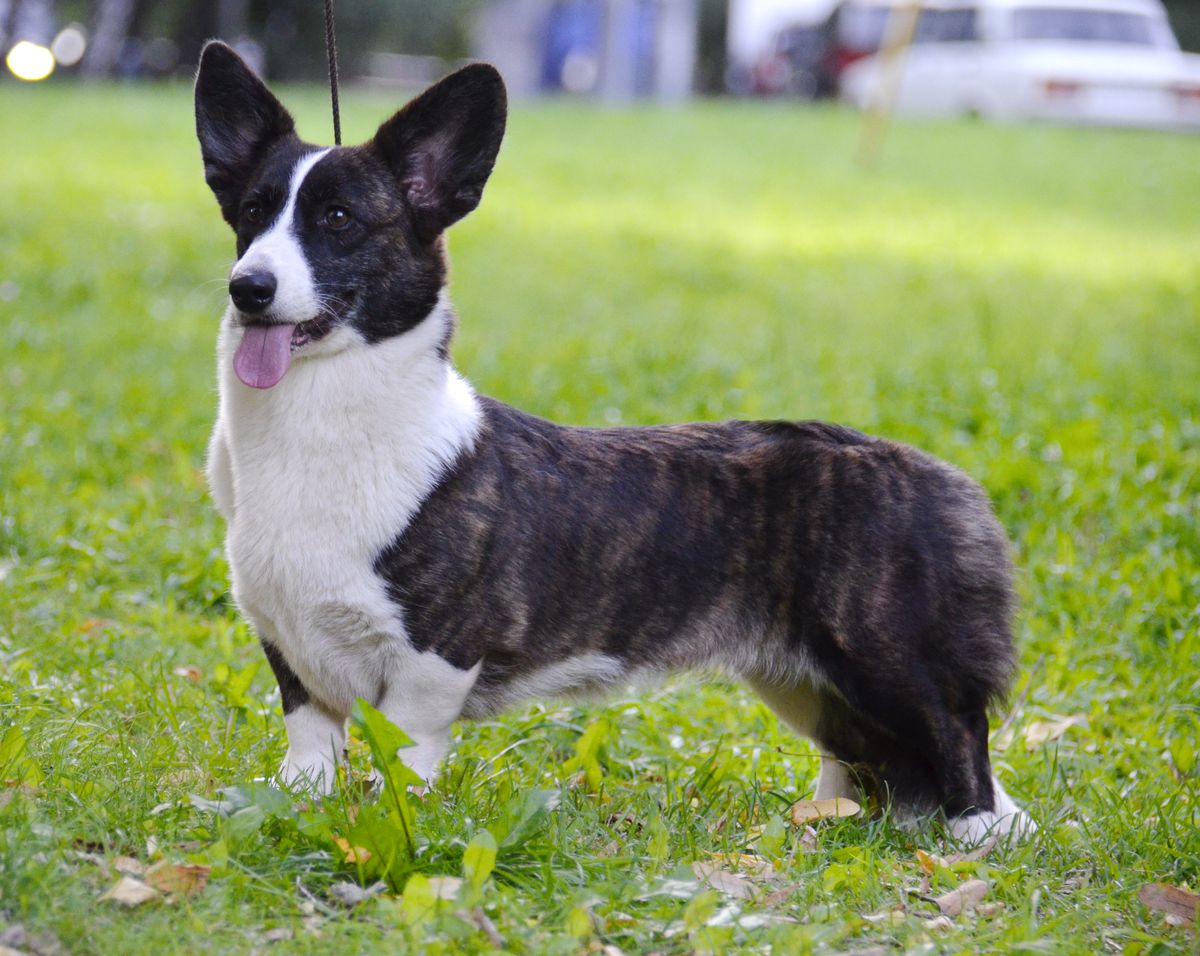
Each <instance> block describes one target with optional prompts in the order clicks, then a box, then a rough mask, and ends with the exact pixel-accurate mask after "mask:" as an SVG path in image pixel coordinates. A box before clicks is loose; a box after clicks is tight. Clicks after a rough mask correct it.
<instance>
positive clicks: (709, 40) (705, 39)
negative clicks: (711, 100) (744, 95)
mask: <svg viewBox="0 0 1200 956" xmlns="http://www.w3.org/2000/svg"><path fill="white" fill-rule="evenodd" d="M728 7H729V0H700V4H699V12H700V27H699V29H700V36H699V38H698V40H699V42H698V43H697V48H696V90H697V91H698V92H700V93H708V94H716V93H724V92H725V66H726V53H725V30H726V24H727V23H728V22H729V12H728Z"/></svg>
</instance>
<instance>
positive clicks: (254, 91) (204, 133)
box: [196, 40, 296, 227]
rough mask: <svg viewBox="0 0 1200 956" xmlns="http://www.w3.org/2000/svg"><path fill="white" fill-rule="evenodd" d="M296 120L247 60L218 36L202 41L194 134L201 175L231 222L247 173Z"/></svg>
mask: <svg viewBox="0 0 1200 956" xmlns="http://www.w3.org/2000/svg"><path fill="white" fill-rule="evenodd" d="M295 129H296V124H295V122H294V121H293V120H292V117H291V114H290V113H288V111H287V110H285V109H284V108H283V104H282V103H280V102H279V100H277V99H276V98H275V96H274V95H273V94H272V93H271V91H270V90H268V89H267V87H266V85H265V84H264V83H263V81H262V80H260V79H259V78H258V77H257V76H255V75H254V71H253V70H251V69H250V67H249V66H247V65H246V61H245V60H243V59H242V58H241V57H240V56H238V55H237V54H236V53H234V52H233V50H232V49H231V48H230V47H228V46H226V45H225V44H224V43H222V42H221V41H219V40H211V41H209V42H208V43H206V44H205V46H204V50H203V51H202V52H201V53H200V69H199V70H198V71H197V73H196V137H197V138H198V139H199V140H200V155H201V156H203V157H204V181H205V182H206V183H208V185H209V188H210V189H212V191H213V193H214V194H215V195H216V197H217V202H218V203H220V204H221V215H223V216H224V217H225V221H226V222H227V223H229V225H231V226H235V227H236V223H237V214H238V206H239V205H240V203H241V199H242V192H243V190H244V189H245V186H246V183H247V182H248V180H249V178H250V176H251V174H252V173H253V172H254V170H255V169H257V168H258V165H259V163H261V162H262V160H263V158H264V157H265V156H266V154H267V151H268V150H269V149H270V147H271V146H273V145H274V144H275V143H276V142H277V141H278V140H280V139H282V138H283V137H285V136H293V135H295Z"/></svg>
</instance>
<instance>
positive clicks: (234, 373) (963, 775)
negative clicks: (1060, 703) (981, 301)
mask: <svg viewBox="0 0 1200 956" xmlns="http://www.w3.org/2000/svg"><path fill="white" fill-rule="evenodd" d="M195 107H196V130H197V136H198V138H199V141H200V149H201V155H202V158H203V161H204V176H205V180H206V182H207V183H208V185H209V187H210V188H211V189H212V191H213V193H214V194H215V196H216V199H217V202H218V204H219V206H220V209H221V214H222V215H223V217H224V219H225V221H226V222H227V223H228V224H229V225H230V226H231V227H232V228H233V230H234V232H235V234H236V237H237V260H236V262H235V264H234V266H233V269H232V272H231V273H230V279H229V296H230V304H229V307H228V309H227V310H226V312H225V314H224V318H223V320H222V322H221V327H220V333H219V337H218V346H217V357H218V381H219V395H220V399H219V409H218V413H217V421H216V426H215V428H214V431H213V435H212V439H211V442H210V445H209V451H208V464H207V474H208V478H209V483H210V487H211V491H212V496H213V498H214V500H215V502H216V505H217V508H218V510H219V511H220V513H221V514H222V515H223V516H224V519H225V521H226V523H227V538H226V551H227V555H228V559H229V567H230V573H231V591H232V594H233V596H234V598H235V600H236V602H237V605H238V606H239V608H240V609H241V611H242V612H243V614H244V615H245V617H246V618H247V619H248V620H249V621H250V623H251V624H252V626H253V628H254V630H255V632H256V634H257V636H258V638H259V639H260V641H261V643H262V647H263V650H264V651H265V653H266V657H267V660H268V661H269V662H270V665H271V667H272V669H273V670H274V673H275V676H276V677H277V679H278V682H279V688H280V695H281V700H282V705H283V713H284V721H285V724H286V727H287V737H288V749H287V755H286V758H285V759H284V761H283V766H282V767H281V769H280V777H281V779H282V780H283V781H284V782H286V783H288V784H292V785H295V784H302V785H304V786H306V787H309V788H315V789H316V790H318V791H327V790H328V789H329V788H330V787H331V786H332V785H333V782H334V780H335V777H336V769H337V765H338V761H339V759H340V755H341V753H342V751H343V747H344V743H345V722H346V719H347V715H348V714H349V712H350V708H351V705H352V703H353V702H354V700H355V699H356V698H359V697H362V698H365V699H366V700H368V701H370V702H371V703H372V704H374V705H375V706H376V707H378V708H379V709H380V710H381V711H382V712H383V713H384V714H385V715H386V716H387V717H388V718H389V719H390V720H391V721H392V722H394V723H395V724H397V725H398V726H399V727H401V728H402V729H403V730H404V731H406V732H407V734H408V735H409V737H410V738H411V739H412V740H413V741H414V745H413V746H412V747H410V748H406V749H405V750H404V751H403V754H402V756H403V758H404V760H405V762H406V763H407V764H408V765H409V766H410V767H412V769H414V770H415V771H416V772H417V773H418V774H420V775H421V777H423V778H425V779H426V780H432V779H433V777H434V774H435V771H436V768H437V765H438V762H439V761H440V759H441V758H442V757H443V755H444V754H445V752H446V750H447V748H448V745H449V741H450V731H451V725H452V724H453V723H454V721H456V720H458V719H459V718H480V717H484V716H487V715H492V714H495V713H496V712H498V711H500V710H502V709H503V708H505V707H508V706H510V705H512V704H515V703H517V702H519V701H522V700H525V699H527V698H529V697H532V696H544V695H561V694H568V693H575V692H591V691H602V690H603V689H604V688H606V687H612V686H626V685H628V684H629V683H631V682H632V681H634V680H637V679H640V678H642V677H644V676H654V675H658V674H663V673H667V672H673V671H678V670H681V669H709V670H717V671H719V672H721V673H725V674H728V675H730V676H732V677H735V678H737V679H740V680H742V681H745V682H746V683H747V684H749V685H750V686H751V687H752V688H754V689H755V690H756V691H757V693H758V694H759V695H760V696H761V697H762V699H763V700H764V701H765V702H766V703H767V704H768V705H769V706H770V707H771V708H772V709H773V710H774V711H775V712H776V713H777V714H778V715H779V716H780V718H782V719H783V720H784V721H785V722H786V723H787V724H788V725H790V726H791V727H792V728H793V729H794V730H796V731H797V732H798V733H800V734H802V735H805V736H807V737H809V738H811V739H813V740H814V741H815V742H816V743H817V745H818V746H819V747H820V749H821V752H822V755H823V756H822V758H821V769H820V774H819V778H818V782H817V788H816V797H817V798H818V799H828V798H833V797H839V796H861V794H860V789H859V788H860V787H863V788H865V789H866V790H867V791H868V792H869V793H870V794H874V795H875V796H877V797H878V798H879V799H881V800H890V801H891V802H892V804H893V806H894V807H895V808H896V812H897V813H898V814H901V815H904V816H906V817H911V818H916V817H920V816H922V815H928V814H934V813H938V812H940V813H942V814H944V815H945V817H946V818H947V819H948V821H949V823H950V828H951V831H952V833H954V834H956V835H958V836H959V837H961V838H963V839H969V840H973V841H978V840H981V839H983V838H984V837H985V836H986V835H987V834H988V833H994V832H1007V831H1010V830H1012V829H1014V828H1017V827H1021V826H1026V825H1027V824H1028V818H1027V817H1026V816H1025V815H1024V814H1023V813H1022V812H1021V811H1020V810H1019V809H1018V807H1017V806H1016V805H1015V804H1014V803H1013V802H1012V800H1011V799H1009V797H1008V796H1007V794H1006V793H1005V792H1004V789H1003V788H1002V787H1001V786H1000V784H999V782H998V781H997V780H996V779H995V777H994V776H993V773H992V769H991V765H990V762H989V757H988V746H987V744H988V720H987V712H988V709H989V706H991V705H994V704H995V703H996V702H997V701H999V700H1000V699H1001V698H1002V697H1003V695H1004V694H1005V693H1006V691H1007V689H1008V687H1009V684H1010V681H1011V678H1012V675H1013V672H1014V668H1015V659H1016V658H1015V651H1014V647H1013V640H1012V636H1011V626H1010V619H1011V616H1012V613H1013V605H1014V599H1013V592H1012V584H1011V581H1012V568H1011V562H1010V558H1009V545H1008V540H1007V537H1006V535H1005V533H1004V531H1003V530H1002V528H1001V526H1000V524H999V522H998V521H997V520H996V518H995V517H994V515H993V513H992V510H991V507H990V504H989V502H988V499H987V497H986V495H985V493H984V492H983V491H982V490H981V489H980V488H979V486H978V485H976V484H975V483H974V482H973V481H972V480H971V479H970V478H968V477H967V476H966V475H964V474H963V473H962V472H960V471H958V470H957V469H955V468H953V467H951V466H950V465H947V464H945V463H943V462H941V461H939V460H937V459H935V458H932V457H930V456H928V455H926V454H924V453H922V452H920V451H917V450H915V449H913V448H909V447H906V446H904V445H900V444H897V443H894V442H891V441H887V440H883V439H879V438H872V437H868V436H866V435H863V434H860V433H859V432H857V431H853V430H851V429H849V428H843V427H839V426H837V425H830V424H823V423H819V422H783V421H769V422H743V421H733V422H724V423H703V424H683V425H666V426H660V427H635V428H603V429H601V428H578V427H566V426H561V425H557V424H553V423H551V422H548V421H544V420H542V419H539V418H535V417H533V416H531V415H527V414H525V413H523V412H520V411H518V410H516V409H514V408H511V407H509V406H507V405H505V404H503V403H501V402H499V401H495V400H493V399H490V398H486V397H483V396H481V395H477V394H476V393H475V392H474V391H473V390H472V389H471V387H470V385H468V384H467V382H466V381H465V380H464V379H463V378H462V377H460V376H459V374H458V373H457V372H456V371H455V369H454V366H453V365H452V363H451V359H450V341H451V336H452V334H453V331H454V327H455V321H456V319H455V314H454V311H453V309H452V307H451V304H450V301H449V299H448V297H447V292H446V281H447V280H446V275H447V260H446V251H445V238H444V234H445V231H446V229H447V228H448V227H449V226H451V225H452V224H453V223H455V222H456V221H458V220H459V219H461V218H462V217H463V216H465V215H466V214H467V213H469V212H471V210H473V209H474V208H475V207H476V206H477V205H478V204H479V202H480V199H481V197H482V195H483V189H484V185H485V184H486V182H487V180H488V177H489V176H490V174H491V172H492V168H493V166H494V164H495V162H496V157H497V154H498V152H499V149H500V142H501V139H502V138H503V135H504V129H505V123H506V118H507V104H506V94H505V89H504V84H503V82H502V80H501V78H500V75H499V74H498V73H497V72H496V70H494V69H493V68H492V67H490V66H487V65H484V64H472V65H469V66H466V67H464V68H462V69H460V70H459V71H457V72H456V73H453V74H452V75H450V76H449V77H447V78H446V79H444V80H442V81H441V82H439V83H437V84H435V85H433V86H432V87H430V88H429V89H427V90H425V91H424V92H423V93H421V94H420V95H419V96H417V97H416V98H415V99H413V100H412V101H411V102H409V103H408V104H407V105H406V106H405V107H404V108H403V109H401V110H400V111H399V112H397V113H396V114H395V115H394V116H392V117H391V118H390V119H388V120H387V122H385V123H384V124H383V125H382V126H381V127H380V128H379V130H378V132H377V133H376V134H375V136H374V138H373V139H371V140H370V142H368V143H365V144H364V145H361V146H353V147H336V148H322V147H317V146H313V145H309V144H307V143H304V142H302V141H301V140H300V139H299V138H298V136H297V135H296V132H295V128H294V124H293V120H292V117H291V116H290V115H289V113H288V112H287V110H286V109H285V108H284V107H283V105H282V104H281V103H280V102H279V100H277V99H276V98H275V96H274V95H273V94H272V93H271V92H270V91H269V90H268V89H267V87H266V86H265V85H264V84H263V82H262V81H261V80H259V79H258V77H257V76H256V75H255V74H254V73H253V72H252V71H251V70H250V69H249V68H248V67H247V66H246V64H245V63H244V62H243V61H242V60H241V59H240V58H239V57H238V56H237V54H236V53H234V52H233V50H231V49H230V48H229V47H228V46H226V45H224V44H222V43H220V42H217V41H213V42H211V43H209V44H208V45H207V46H206V47H205V48H204V50H203V53H202V55H201V60H200V66H199V70H198V73H197V78H196V86H195Z"/></svg>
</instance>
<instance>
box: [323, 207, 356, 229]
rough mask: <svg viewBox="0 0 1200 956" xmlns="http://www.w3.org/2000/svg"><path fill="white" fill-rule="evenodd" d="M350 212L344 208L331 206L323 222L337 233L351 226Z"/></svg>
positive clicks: (326, 211)
mask: <svg viewBox="0 0 1200 956" xmlns="http://www.w3.org/2000/svg"><path fill="white" fill-rule="evenodd" d="M350 219H351V217H350V212H349V210H347V209H346V208H345V207H344V206H330V207H329V208H328V209H326V210H325V215H324V216H322V217H321V222H322V223H324V224H325V225H326V226H327V227H329V228H330V229H332V230H334V231H335V232H337V231H340V230H342V229H345V228H346V227H347V226H348V225H350Z"/></svg>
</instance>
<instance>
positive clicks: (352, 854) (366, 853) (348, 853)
mask: <svg viewBox="0 0 1200 956" xmlns="http://www.w3.org/2000/svg"><path fill="white" fill-rule="evenodd" d="M333 842H334V843H336V844H337V847H338V849H339V850H341V851H342V856H343V857H344V858H345V862H347V863H366V862H367V860H369V859H371V851H370V850H368V849H367V848H366V847H363V846H351V845H350V841H349V840H347V839H346V838H345V837H334V838H333Z"/></svg>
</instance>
